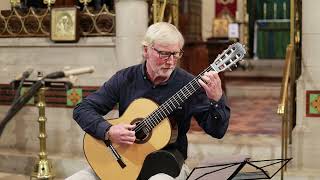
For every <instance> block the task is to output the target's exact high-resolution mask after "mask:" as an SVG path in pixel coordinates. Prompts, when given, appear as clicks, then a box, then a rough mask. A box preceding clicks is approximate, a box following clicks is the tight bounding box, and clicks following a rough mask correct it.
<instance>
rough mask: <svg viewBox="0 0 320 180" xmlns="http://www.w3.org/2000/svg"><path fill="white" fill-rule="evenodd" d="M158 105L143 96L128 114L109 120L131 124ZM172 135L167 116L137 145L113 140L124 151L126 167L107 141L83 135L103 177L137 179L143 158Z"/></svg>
mask: <svg viewBox="0 0 320 180" xmlns="http://www.w3.org/2000/svg"><path fill="white" fill-rule="evenodd" d="M157 108H158V105H157V104H156V103H154V102H153V101H151V100H149V99H144V98H140V99H137V100H135V101H133V102H132V103H131V104H130V105H129V107H128V108H127V110H126V111H125V112H124V114H123V115H122V116H121V117H120V118H118V119H113V120H110V121H108V122H109V123H111V124H113V125H116V124H122V123H125V124H130V123H131V122H132V121H134V120H135V119H138V118H139V119H140V118H142V119H143V118H145V117H147V116H148V115H149V114H151V113H152V112H153V111H154V110H155V109H157ZM170 138H171V125H170V121H169V120H168V119H167V118H166V119H164V120H163V121H161V122H160V124H158V125H157V126H156V127H155V128H154V129H153V130H152V133H151V135H150V137H149V139H148V140H147V141H146V142H144V143H142V144H137V143H134V144H133V145H119V144H113V146H114V148H115V149H116V150H117V152H118V153H119V154H120V156H121V158H122V160H123V162H124V163H125V164H126V167H124V168H121V167H120V165H119V164H118V162H117V161H116V159H115V158H114V157H113V155H112V153H111V151H110V149H109V148H108V147H107V146H106V145H105V144H104V142H103V141H101V140H98V139H96V138H94V137H92V136H91V135H89V134H87V133H86V134H85V136H84V139H83V148H84V153H85V156H86V158H87V161H88V163H89V164H90V166H91V168H92V169H93V170H94V171H95V173H96V174H97V175H98V176H99V177H100V178H101V179H108V180H115V179H128V180H130V179H136V178H137V177H138V175H139V173H140V170H141V168H142V165H143V162H144V160H145V158H146V156H147V155H148V154H150V153H151V152H154V151H156V150H159V149H162V148H163V147H164V146H165V145H167V144H168V143H169V141H170Z"/></svg>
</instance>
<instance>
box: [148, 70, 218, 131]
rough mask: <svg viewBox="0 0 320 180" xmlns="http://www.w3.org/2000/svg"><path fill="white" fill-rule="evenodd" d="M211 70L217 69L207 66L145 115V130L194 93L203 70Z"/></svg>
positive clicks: (198, 86) (152, 126)
mask: <svg viewBox="0 0 320 180" xmlns="http://www.w3.org/2000/svg"><path fill="white" fill-rule="evenodd" d="M212 70H214V71H216V72H218V70H215V69H214V67H212V66H209V67H208V68H207V69H205V70H204V71H202V72H201V73H200V74H199V75H198V76H196V77H195V78H193V79H192V80H191V81H190V82H189V83H188V84H186V85H185V86H184V87H183V88H181V89H180V90H179V91H178V92H176V93H175V94H174V95H173V96H171V97H170V98H169V99H168V100H166V101H165V102H164V103H163V104H161V105H160V106H159V107H158V108H157V109H156V110H155V111H153V112H152V113H151V114H150V115H149V116H148V117H146V119H145V120H144V121H145V124H146V126H147V130H149V131H151V130H152V129H153V128H154V127H156V126H157V125H158V124H159V123H160V122H161V121H162V120H163V119H165V118H166V117H168V115H170V114H171V113H172V112H173V111H174V110H176V109H177V108H178V107H180V106H181V105H182V104H183V103H184V102H185V101H186V100H187V99H188V98H189V97H190V96H191V95H192V94H194V93H195V92H196V91H197V90H198V89H199V88H200V87H201V85H200V84H199V82H198V80H199V79H201V76H202V75H203V74H204V73H205V72H209V71H212Z"/></svg>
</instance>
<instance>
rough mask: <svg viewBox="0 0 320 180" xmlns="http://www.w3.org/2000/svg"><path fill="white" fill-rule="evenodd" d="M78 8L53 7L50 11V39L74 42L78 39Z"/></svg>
mask: <svg viewBox="0 0 320 180" xmlns="http://www.w3.org/2000/svg"><path fill="white" fill-rule="evenodd" d="M77 16H78V10H77V8H75V7H68V8H53V9H52V11H51V40H52V41H60V42H70V41H71V42H75V41H78V40H79V29H78V27H79V26H78V24H79V23H78V17H77Z"/></svg>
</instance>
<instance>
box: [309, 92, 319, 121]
mask: <svg viewBox="0 0 320 180" xmlns="http://www.w3.org/2000/svg"><path fill="white" fill-rule="evenodd" d="M306 116H307V117H320V91H306Z"/></svg>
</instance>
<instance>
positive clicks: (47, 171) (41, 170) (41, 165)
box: [31, 85, 54, 179]
mask: <svg viewBox="0 0 320 180" xmlns="http://www.w3.org/2000/svg"><path fill="white" fill-rule="evenodd" d="M46 89H47V88H46V87H44V85H43V87H41V88H40V90H39V92H38V97H39V100H38V103H37V107H38V109H39V119H38V122H39V140H40V152H39V159H38V160H37V161H36V163H35V165H34V168H33V172H32V174H31V179H32V178H36V179H53V178H54V175H53V172H52V164H51V162H50V161H49V160H48V158H47V155H48V154H47V150H46V138H47V134H46V121H47V118H46V117H45V107H46V102H45V94H44V93H45V91H46Z"/></svg>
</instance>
